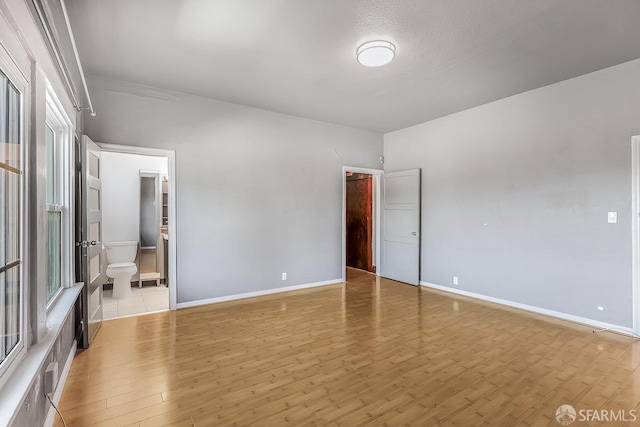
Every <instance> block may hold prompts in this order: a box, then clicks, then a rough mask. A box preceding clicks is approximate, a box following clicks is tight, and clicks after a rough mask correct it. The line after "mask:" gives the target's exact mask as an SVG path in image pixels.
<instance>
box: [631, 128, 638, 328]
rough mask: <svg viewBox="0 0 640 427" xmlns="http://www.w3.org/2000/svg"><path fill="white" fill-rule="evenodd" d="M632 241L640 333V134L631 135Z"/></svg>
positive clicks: (634, 295)
mask: <svg viewBox="0 0 640 427" xmlns="http://www.w3.org/2000/svg"><path fill="white" fill-rule="evenodd" d="M631 241H632V277H633V286H632V301H633V325H632V329H633V333H634V334H636V335H640V135H635V136H632V137H631Z"/></svg>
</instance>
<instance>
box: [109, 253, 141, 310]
mask: <svg viewBox="0 0 640 427" xmlns="http://www.w3.org/2000/svg"><path fill="white" fill-rule="evenodd" d="M104 247H105V248H106V250H107V262H109V265H108V266H107V276H109V277H111V278H113V298H114V299H122V298H128V297H130V296H131V277H132V276H133V275H134V274H136V271H138V268H137V267H136V264H135V263H134V261H135V260H136V254H137V253H138V242H136V241H131V242H105V243H104Z"/></svg>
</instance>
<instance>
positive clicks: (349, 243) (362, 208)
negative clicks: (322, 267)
mask: <svg viewBox="0 0 640 427" xmlns="http://www.w3.org/2000/svg"><path fill="white" fill-rule="evenodd" d="M382 173H383V171H382V170H377V169H365V168H357V167H348V166H345V167H343V170H342V184H343V209H342V272H343V280H347V271H348V269H356V270H360V271H365V272H369V273H372V274H376V273H378V272H379V271H378V267H377V266H378V265H379V237H378V236H379V235H380V224H379V217H380V216H379V215H380V211H379V209H380V208H379V202H378V201H379V199H380V188H379V182H380V175H381V174H382ZM352 271H355V270H352Z"/></svg>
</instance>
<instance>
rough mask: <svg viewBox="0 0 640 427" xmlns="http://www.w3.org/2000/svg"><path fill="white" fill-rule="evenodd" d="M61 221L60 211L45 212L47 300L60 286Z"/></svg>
mask: <svg viewBox="0 0 640 427" xmlns="http://www.w3.org/2000/svg"><path fill="white" fill-rule="evenodd" d="M61 221H62V214H61V213H60V212H47V302H49V301H50V300H51V298H53V296H54V295H55V294H56V292H58V289H60V286H61V274H60V264H61V262H62V260H61V258H60V252H61V242H60V237H61V234H60V232H61V227H60V225H61Z"/></svg>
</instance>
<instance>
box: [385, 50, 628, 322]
mask: <svg viewBox="0 0 640 427" xmlns="http://www.w3.org/2000/svg"><path fill="white" fill-rule="evenodd" d="M639 77H640V60H636V61H632V62H628V63H626V64H622V65H619V66H616V67H612V68H608V69H605V70H602V71H598V72H595V73H592V74H588V75H585V76H581V77H578V78H574V79H571V80H567V81H564V82H561V83H557V84H554V85H551V86H547V87H543V88H540V89H536V90H532V91H530V92H526V93H522V94H520V95H516V96H513V97H510V98H506V99H503V100H500V101H496V102H493V103H491V104H487V105H483V106H480V107H477V108H473V109H470V110H467V111H463V112H460V113H457V114H453V115H450V116H447V117H443V118H440V119H437V120H433V121H430V122H427V123H423V124H420V125H417V126H414V127H410V128H407V129H404V130H400V131H397V132H393V133H390V134H387V135H385V137H384V141H385V142H384V151H385V170H400V169H408V168H422V209H423V212H422V242H421V243H422V246H421V247H422V257H421V258H422V259H421V267H422V271H421V278H422V280H423V281H426V282H430V283H434V284H437V285H442V286H450V287H456V288H458V289H461V290H465V291H469V292H474V293H477V294H482V295H487V296H491V297H495V298H501V299H504V300H509V301H513V302H518V303H522V304H527V305H531V306H535V307H540V308H545V309H549V310H554V311H558V312H562V313H567V314H571V315H575V316H581V317H585V318H588V319H593V320H598V321H602V322H608V323H612V324H616V325H621V326H625V327H631V326H632V278H631V137H632V136H633V135H637V134H640V107H639V106H640V79H639ZM608 211H617V212H618V221H619V222H618V223H617V224H608V223H607V212H608ZM453 276H459V278H460V281H459V285H458V286H453V285H452V278H453ZM598 306H602V307H604V311H599V310H598V309H597V307H598Z"/></svg>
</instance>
